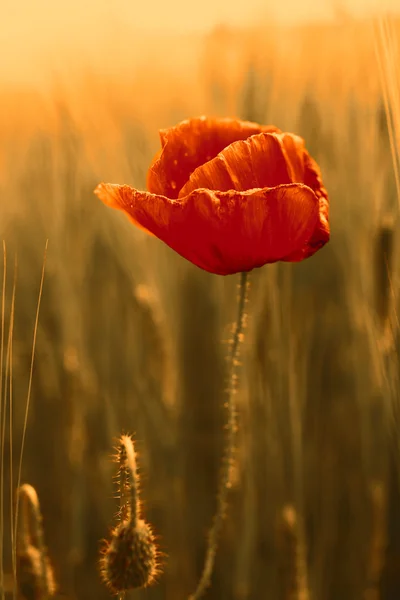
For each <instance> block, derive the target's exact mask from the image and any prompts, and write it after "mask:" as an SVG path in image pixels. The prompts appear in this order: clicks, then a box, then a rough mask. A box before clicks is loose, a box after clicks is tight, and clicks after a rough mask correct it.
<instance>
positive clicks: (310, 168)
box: [285, 149, 330, 262]
mask: <svg viewBox="0 0 400 600" xmlns="http://www.w3.org/2000/svg"><path fill="white" fill-rule="evenodd" d="M303 169H304V174H303V181H304V183H305V185H307V186H308V187H309V188H311V189H312V190H313V192H314V193H315V195H316V197H317V198H318V202H319V208H318V220H317V222H316V224H315V229H314V231H313V234H312V236H311V237H310V239H309V240H308V242H307V244H306V245H305V247H304V248H302V249H301V250H297V251H296V252H295V253H294V254H291V255H289V256H288V257H287V258H286V259H285V260H286V261H288V262H297V261H300V260H304V259H305V258H308V257H310V256H312V255H313V254H315V253H316V252H317V251H318V250H319V249H320V248H322V247H323V246H325V244H326V243H327V242H329V239H330V227H329V200H328V192H327V191H326V189H325V187H324V184H323V183H322V175H321V171H320V169H319V166H318V164H317V163H316V161H315V160H314V159H313V158H311V156H310V155H309V154H308V152H307V150H305V149H304V150H303Z"/></svg>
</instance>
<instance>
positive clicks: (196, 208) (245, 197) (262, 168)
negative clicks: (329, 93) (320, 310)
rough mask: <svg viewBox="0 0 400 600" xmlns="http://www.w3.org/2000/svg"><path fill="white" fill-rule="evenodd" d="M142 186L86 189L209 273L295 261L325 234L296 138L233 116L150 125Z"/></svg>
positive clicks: (320, 195) (318, 182)
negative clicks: (154, 140)
mask: <svg viewBox="0 0 400 600" xmlns="http://www.w3.org/2000/svg"><path fill="white" fill-rule="evenodd" d="M160 137H161V145H162V149H161V151H160V152H159V153H158V155H157V156H156V157H155V159H154V161H153V163H152V164H151V166H150V169H149V172H148V176H147V187H148V190H149V191H148V192H146V191H139V190H136V189H134V188H132V187H130V186H128V185H116V184H110V183H101V184H100V185H99V186H97V188H96V190H95V193H96V194H97V195H98V196H99V197H100V198H101V200H103V202H105V203H106V204H108V205H109V206H112V207H113V208H118V209H120V210H122V211H124V212H125V213H126V214H127V215H128V217H129V218H130V219H131V220H132V221H133V223H135V225H137V226H139V227H140V228H142V229H144V230H145V231H147V232H148V233H151V234H153V235H155V236H157V237H158V238H159V239H160V240H162V241H163V242H165V243H166V244H168V246H170V247H171V248H173V249H174V250H175V251H176V252H178V253H179V254H180V255H181V256H183V257H184V258H186V259H188V260H190V261H191V262H192V263H194V264H195V265H197V266H199V267H201V268H202V269H204V270H206V271H210V272H211V273H216V274H219V275H228V274H231V273H237V272H239V271H250V270H251V269H254V268H255V267H261V266H262V265H264V264H266V263H273V262H276V261H289V262H298V261H301V260H303V259H305V258H307V257H309V256H311V255H313V254H314V253H315V252H317V250H319V249H320V248H321V247H322V246H324V245H325V244H326V242H328V240H329V222H328V218H329V215H328V213H329V203H328V196H327V192H326V190H325V188H324V186H323V183H322V179H321V173H320V170H319V167H318V165H317V163H316V162H315V161H314V160H313V159H312V158H311V157H310V155H309V154H308V152H307V150H306V149H305V147H304V141H303V140H302V138H300V137H298V136H296V135H294V134H292V133H282V132H281V131H280V130H279V129H277V128H276V127H272V126H262V125H258V124H256V123H250V122H248V121H240V120H238V119H210V118H205V117H201V118H196V119H190V120H187V121H183V122H182V123H180V124H179V125H177V126H176V127H171V128H170V129H165V130H162V131H161V132H160Z"/></svg>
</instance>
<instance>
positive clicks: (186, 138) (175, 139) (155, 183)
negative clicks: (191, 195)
mask: <svg viewBox="0 0 400 600" xmlns="http://www.w3.org/2000/svg"><path fill="white" fill-rule="evenodd" d="M279 131H280V130H279V129H278V128H277V127H274V126H272V125H258V123H252V122H250V121H240V120H239V119H216V118H206V117H198V118H195V119H188V120H186V121H182V123H179V124H178V125H176V126H175V127H171V128H169V129H163V130H161V131H160V138H161V145H162V150H161V153H160V154H157V155H156V156H155V158H154V160H153V163H152V165H151V166H150V168H149V170H148V173H147V189H148V190H149V191H150V192H151V193H153V194H161V195H163V196H167V197H168V198H177V197H178V195H179V192H180V190H181V189H182V187H183V185H184V184H185V183H186V182H187V181H188V179H189V177H190V175H191V174H192V173H193V171H194V170H195V169H196V168H197V167H199V166H200V165H202V164H204V163H205V162H208V161H209V160H211V159H213V158H215V156H217V154H219V153H220V152H221V151H222V150H223V149H224V148H226V147H227V146H229V145H230V144H232V142H236V141H238V140H245V139H247V138H248V137H250V136H252V135H255V134H258V133H262V132H266V133H272V132H279Z"/></svg>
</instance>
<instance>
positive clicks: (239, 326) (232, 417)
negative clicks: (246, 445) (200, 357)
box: [189, 272, 248, 600]
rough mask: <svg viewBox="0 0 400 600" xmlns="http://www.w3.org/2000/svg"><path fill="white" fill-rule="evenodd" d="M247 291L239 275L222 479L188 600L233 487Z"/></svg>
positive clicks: (206, 570) (209, 562)
mask: <svg viewBox="0 0 400 600" xmlns="http://www.w3.org/2000/svg"><path fill="white" fill-rule="evenodd" d="M247 289H248V273H247V272H246V273H241V274H240V284H239V301H238V312H237V318H236V324H235V328H234V332H233V338H232V343H231V349H230V354H229V392H228V400H227V404H226V406H227V410H228V419H227V426H226V432H227V433H226V442H225V454H224V461H223V465H222V471H221V477H220V481H219V489H218V497H217V510H216V513H215V515H214V520H213V524H212V526H211V529H210V532H209V535H208V545H207V550H206V556H205V560H204V567H203V572H202V574H201V577H200V581H199V582H198V584H197V588H196V590H195V591H194V593H193V594H192V595H191V596H190V597H189V600H198V598H201V597H202V596H203V594H204V593H205V591H206V590H207V588H208V586H209V585H210V581H211V576H212V572H213V569H214V563H215V555H216V552H217V547H218V540H219V537H220V534H221V530H222V525H223V521H224V517H225V510H226V506H227V497H228V493H229V489H230V487H231V485H232V467H233V462H234V453H235V442H236V431H237V427H236V400H235V394H236V383H237V369H238V365H239V363H238V356H239V348H240V342H241V341H242V339H243V329H244V317H245V305H246V300H247Z"/></svg>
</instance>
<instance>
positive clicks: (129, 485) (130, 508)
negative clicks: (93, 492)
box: [119, 435, 138, 528]
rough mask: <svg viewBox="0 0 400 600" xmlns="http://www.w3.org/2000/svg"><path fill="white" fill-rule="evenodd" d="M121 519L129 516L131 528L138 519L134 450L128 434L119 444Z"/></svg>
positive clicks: (122, 437) (123, 436) (136, 474)
mask: <svg viewBox="0 0 400 600" xmlns="http://www.w3.org/2000/svg"><path fill="white" fill-rule="evenodd" d="M119 462H120V512H121V520H122V521H124V520H125V519H128V518H129V521H130V524H131V526H132V527H133V528H135V527H136V522H137V519H138V473H137V466H136V452H135V448H134V445H133V440H132V438H131V437H130V436H129V435H122V436H121V438H120V445H119Z"/></svg>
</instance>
